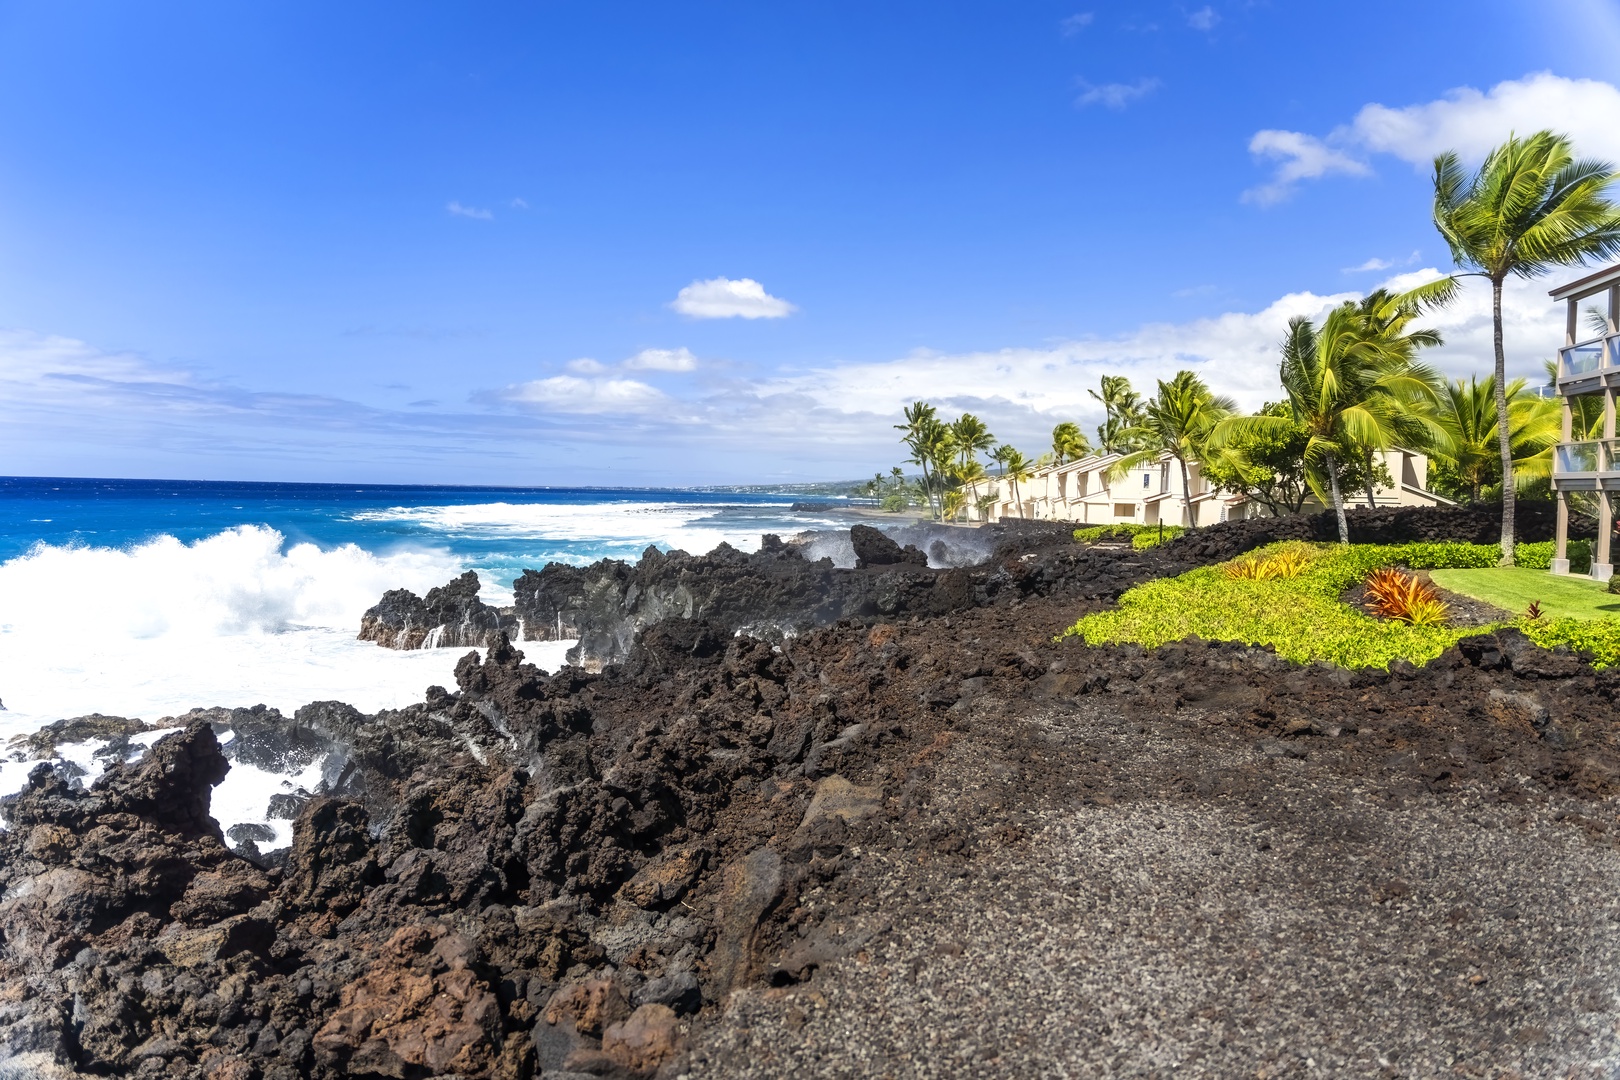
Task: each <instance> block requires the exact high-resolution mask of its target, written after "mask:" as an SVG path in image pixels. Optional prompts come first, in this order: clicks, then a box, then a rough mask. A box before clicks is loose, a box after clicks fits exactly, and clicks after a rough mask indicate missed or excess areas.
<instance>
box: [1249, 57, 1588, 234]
mask: <svg viewBox="0 0 1620 1080" xmlns="http://www.w3.org/2000/svg"><path fill="white" fill-rule="evenodd" d="M1617 116H1620V88H1617V87H1615V86H1614V85H1612V84H1610V83H1606V82H1600V81H1598V80H1596V79H1566V78H1563V77H1562V76H1559V75H1554V74H1552V73H1551V72H1545V71H1544V72H1540V73H1538V74H1534V75H1527V76H1525V77H1524V78H1523V79H1509V80H1507V81H1505V82H1500V83H1497V84H1496V85H1495V86H1493V87H1491V89H1490V90H1488V91H1484V92H1481V91H1479V90H1476V89H1474V88H1473V87H1469V86H1464V87H1459V88H1457V89H1455V90H1451V91H1448V92H1447V93H1446V94H1445V96H1444V97H1441V98H1439V99H1438V100H1435V101H1429V102H1424V103H1422V104H1418V105H1407V106H1403V107H1400V108H1391V107H1389V106H1387V105H1380V104H1376V103H1375V104H1370V105H1365V106H1363V107H1362V108H1361V110H1360V111H1359V112H1357V113H1356V115H1355V118H1354V119H1353V120H1351V121H1350V123H1348V124H1342V125H1340V126H1339V127H1337V128H1335V129H1334V130H1333V131H1331V132H1329V133H1328V134H1327V135H1326V136H1325V137H1323V138H1318V137H1316V136H1314V135H1307V134H1304V133H1302V132H1297V131H1261V132H1259V133H1257V134H1256V135H1255V136H1254V139H1253V140H1252V141H1251V142H1250V144H1249V149H1250V150H1252V151H1254V152H1255V153H1256V154H1263V155H1265V156H1270V157H1277V158H1282V159H1283V163H1282V164H1281V165H1280V166H1279V167H1278V169H1277V172H1276V174H1275V175H1274V176H1273V177H1272V179H1271V180H1270V181H1269V182H1268V183H1266V184H1263V185H1261V186H1260V187H1257V188H1254V189H1251V190H1250V191H1248V192H1245V193H1244V199H1245V201H1250V202H1257V203H1260V204H1262V205H1266V204H1269V203H1274V202H1277V201H1278V200H1280V199H1283V198H1286V197H1287V196H1288V195H1289V194H1290V193H1291V192H1292V191H1293V188H1294V185H1295V184H1296V183H1297V182H1298V181H1300V180H1309V179H1315V178H1317V177H1320V176H1326V175H1329V174H1331V173H1335V172H1340V173H1346V174H1349V175H1353V176H1365V175H1367V174H1369V173H1370V172H1371V171H1372V170H1371V169H1370V168H1369V167H1368V165H1367V164H1366V162H1365V161H1363V160H1362V157H1363V156H1366V155H1371V154H1389V155H1391V156H1393V157H1396V158H1399V159H1400V160H1402V161H1405V162H1408V163H1410V164H1411V165H1413V166H1414V167H1415V168H1417V169H1419V170H1420V171H1427V170H1428V169H1429V168H1431V167H1432V165H1433V163H1434V157H1435V155H1436V154H1439V153H1441V152H1442V151H1445V150H1455V151H1457V153H1458V154H1459V155H1460V156H1461V157H1462V158H1463V160H1464V161H1471V162H1478V161H1480V160H1482V159H1483V158H1484V157H1485V155H1486V154H1487V153H1489V152H1490V150H1491V148H1492V147H1494V146H1497V145H1498V144H1500V143H1501V142H1503V141H1504V140H1505V139H1506V138H1507V137H1508V136H1509V135H1513V134H1517V135H1528V134H1530V133H1532V132H1535V131H1540V130H1542V129H1544V128H1549V129H1551V130H1553V131H1557V132H1560V133H1562V134H1565V135H1568V136H1569V137H1570V139H1571V140H1572V141H1573V143H1574V146H1575V152H1576V154H1577V155H1579V156H1582V157H1598V158H1604V159H1606V160H1608V161H1611V162H1620V124H1616V123H1615V122H1614V118H1615V117H1617Z"/></svg>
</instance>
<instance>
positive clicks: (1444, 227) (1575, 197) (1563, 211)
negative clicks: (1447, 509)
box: [1434, 131, 1620, 566]
mask: <svg viewBox="0 0 1620 1080" xmlns="http://www.w3.org/2000/svg"><path fill="white" fill-rule="evenodd" d="M1614 179H1615V173H1614V168H1613V167H1612V166H1611V165H1609V164H1608V163H1607V162H1602V161H1590V160H1588V161H1577V160H1575V158H1574V156H1573V154H1572V153H1571V151H1570V143H1569V139H1568V138H1567V137H1565V136H1563V135H1557V134H1554V133H1553V132H1551V131H1538V132H1536V133H1535V134H1534V135H1530V136H1528V137H1526V138H1523V139H1520V138H1517V137H1514V136H1509V138H1508V141H1507V142H1505V143H1503V144H1502V145H1501V146H1498V147H1497V148H1496V149H1494V150H1492V151H1491V152H1490V154H1489V155H1487V156H1486V158H1485V162H1484V164H1482V165H1481V166H1480V168H1479V171H1478V172H1477V173H1474V174H1473V175H1472V176H1470V175H1468V173H1467V172H1465V171H1464V169H1463V166H1462V162H1461V160H1460V159H1459V158H1458V157H1457V155H1456V153H1454V152H1452V151H1447V152H1446V153H1444V154H1441V155H1440V156H1438V157H1436V158H1435V159H1434V224H1435V228H1437V229H1439V230H1440V235H1441V236H1442V237H1443V238H1444V239H1445V241H1446V246H1447V247H1449V248H1450V249H1451V257H1452V259H1453V260H1454V261H1455V262H1456V264H1457V265H1458V266H1460V267H1464V268H1466V270H1465V272H1464V273H1462V274H1458V275H1455V276H1457V277H1483V278H1485V279H1486V280H1488V281H1489V282H1490V283H1491V321H1492V330H1493V332H1494V344H1495V349H1496V369H1495V374H1496V383H1495V391H1496V416H1497V420H1498V423H1497V428H1496V436H1497V451H1498V455H1499V457H1500V459H1501V464H1502V475H1503V476H1510V475H1512V471H1513V446H1512V442H1511V428H1512V425H1511V422H1510V421H1509V419H1508V401H1507V385H1508V382H1507V360H1506V355H1505V354H1504V352H1503V350H1502V285H1503V283H1504V282H1505V281H1506V280H1507V279H1508V277H1509V276H1510V275H1511V276H1513V277H1521V278H1532V277H1537V276H1539V275H1541V274H1544V273H1547V272H1548V271H1549V270H1551V269H1553V268H1554V267H1557V266H1575V265H1578V264H1580V263H1583V262H1585V261H1586V260H1588V259H1593V258H1603V259H1607V258H1613V257H1614V256H1615V255H1616V254H1620V208H1617V207H1616V206H1615V205H1614V204H1613V203H1611V202H1609V201H1608V199H1606V198H1604V193H1605V191H1606V190H1607V189H1608V187H1609V185H1610V184H1611V183H1613V181H1614ZM1513 503H1514V499H1513V485H1512V484H1503V485H1502V564H1503V565H1504V566H1506V565H1509V564H1511V563H1512V561H1513Z"/></svg>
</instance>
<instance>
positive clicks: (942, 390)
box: [759, 268, 1579, 446]
mask: <svg viewBox="0 0 1620 1080" xmlns="http://www.w3.org/2000/svg"><path fill="white" fill-rule="evenodd" d="M1438 276H1440V273H1439V271H1437V270H1435V269H1432V268H1429V269H1423V270H1417V271H1413V272H1411V273H1406V274H1400V275H1396V276H1394V277H1391V278H1389V279H1387V280H1386V281H1384V282H1382V283H1381V284H1383V285H1385V286H1386V287H1388V288H1391V289H1405V288H1411V287H1413V286H1415V285H1418V284H1421V283H1422V282H1424V281H1430V280H1433V279H1434V278H1436V277H1438ZM1571 276H1572V277H1573V276H1579V271H1573V272H1572V273H1571ZM1360 295H1361V293H1359V292H1342V293H1331V294H1318V293H1312V292H1301V293H1291V294H1289V295H1287V296H1284V297H1281V298H1279V299H1278V300H1276V301H1275V302H1273V303H1271V304H1269V305H1267V306H1266V307H1264V308H1262V309H1260V310H1259V311H1253V312H1241V311H1238V312H1227V313H1225V314H1222V315H1219V316H1215V317H1212V318H1205V319H1196V320H1191V321H1188V322H1181V323H1153V324H1148V325H1144V326H1142V327H1139V328H1138V329H1136V330H1135V331H1133V332H1131V333H1129V334H1124V335H1121V336H1119V337H1115V338H1109V339H1096V340H1083V341H1073V342H1066V343H1063V344H1059V345H1054V346H1050V347H1045V348H1007V349H1000V350H996V351H990V352H975V353H960V354H945V353H936V352H926V351H921V352H917V353H914V354H913V355H911V356H908V357H905V358H903V359H899V360H891V361H885V362H878V363H869V364H850V365H843V366H838V367H829V368H820V369H816V370H813V371H809V372H805V373H803V374H801V375H795V376H792V377H788V378H781V379H775V380H770V381H768V382H766V383H764V384H761V386H760V389H759V392H760V393H761V394H767V393H775V394H780V395H783V397H784V400H790V399H792V400H802V401H807V402H813V403H814V405H815V407H816V408H817V409H818V410H820V415H821V416H822V417H823V419H824V418H825V417H826V416H828V415H831V414H840V413H841V414H844V415H846V416H850V417H851V418H853V417H855V416H871V417H872V418H873V419H872V421H871V422H872V423H878V421H879V420H880V419H892V418H893V417H895V416H897V415H898V413H899V411H900V409H901V408H902V407H903V406H904V405H905V404H907V403H909V402H912V401H915V400H918V399H926V400H928V401H932V402H934V403H936V404H938V405H940V406H941V408H942V410H944V411H947V412H950V411H955V410H958V409H971V410H972V411H973V412H975V413H978V414H979V415H981V416H983V417H984V418H985V419H986V421H987V422H989V424H990V427H991V429H992V430H993V431H995V432H996V434H997V435H998V436H1000V437H1002V438H1005V439H1008V440H1010V441H1013V442H1015V443H1017V444H1018V445H1020V446H1023V445H1025V444H1026V443H1029V444H1030V445H1039V441H1040V440H1041V439H1042V438H1044V437H1045V434H1044V433H1047V432H1050V430H1051V427H1052V425H1053V424H1054V423H1056V422H1057V421H1059V420H1077V421H1079V422H1080V423H1081V424H1082V425H1084V426H1086V427H1088V428H1089V427H1090V426H1093V425H1095V424H1096V423H1098V422H1099V420H1100V419H1101V417H1100V415H1099V410H1098V408H1097V405H1096V402H1095V401H1094V400H1093V399H1092V398H1091V397H1090V396H1089V395H1088V394H1087V393H1086V391H1087V389H1088V388H1090V387H1095V386H1096V385H1097V384H1098V382H1099V381H1100V380H1101V378H1102V376H1103V375H1126V376H1128V377H1129V378H1130V379H1131V380H1132V382H1133V383H1135V385H1136V387H1137V389H1139V390H1141V391H1144V392H1146V393H1152V391H1153V388H1154V382H1155V380H1158V379H1168V378H1169V377H1171V376H1172V375H1173V374H1174V373H1175V372H1176V371H1178V370H1181V369H1183V368H1189V369H1192V370H1194V371H1197V372H1199V373H1200V374H1201V375H1202V376H1203V378H1204V379H1205V380H1206V381H1207V382H1208V383H1209V384H1210V385H1211V386H1212V387H1213V388H1214V389H1215V390H1217V391H1218V392H1220V393H1225V394H1230V395H1232V396H1233V397H1235V398H1237V400H1238V402H1239V404H1240V405H1242V406H1243V407H1245V408H1256V407H1258V406H1259V405H1260V404H1262V403H1263V402H1265V401H1274V400H1276V399H1277V398H1278V397H1279V396H1280V393H1281V389H1280V386H1279V384H1278V381H1277V363H1278V359H1279V353H1278V349H1279V345H1280V343H1281V341H1282V338H1283V335H1284V332H1285V331H1286V328H1287V325H1288V320H1289V319H1290V318H1292V317H1293V316H1296V315H1304V316H1306V317H1308V318H1312V319H1320V318H1321V317H1322V316H1323V315H1325V314H1326V313H1327V311H1328V310H1329V309H1331V308H1332V307H1333V306H1334V305H1336V304H1339V303H1342V302H1343V301H1345V300H1349V299H1355V298H1357V297H1359V296H1360ZM1503 315H1504V332H1505V334H1506V340H1507V348H1508V369H1509V372H1510V374H1511V375H1515V376H1518V375H1522V376H1525V377H1528V378H1530V379H1531V381H1532V382H1539V381H1540V379H1541V366H1540V365H1541V361H1542V360H1543V359H1544V358H1546V357H1550V356H1551V355H1552V353H1553V350H1554V349H1555V348H1556V347H1557V346H1558V345H1559V344H1560V343H1561V342H1562V341H1563V323H1562V316H1561V314H1560V313H1559V311H1557V310H1556V309H1555V308H1554V305H1553V304H1552V303H1551V302H1550V301H1548V299H1547V283H1545V282H1518V281H1514V282H1510V283H1509V284H1508V286H1507V290H1506V294H1505V296H1504V299H1503ZM1424 322H1425V324H1426V325H1430V326H1433V327H1434V328H1436V329H1438V330H1439V331H1440V332H1441V333H1442V335H1443V336H1444V337H1445V340H1446V344H1445V345H1444V346H1443V347H1441V348H1437V349H1433V350H1430V351H1429V352H1428V353H1427V354H1426V355H1425V359H1426V360H1428V361H1429V362H1430V363H1432V364H1434V365H1435V366H1436V367H1437V368H1439V369H1440V370H1441V371H1442V372H1443V373H1445V374H1447V375H1450V376H1466V375H1469V374H1479V373H1483V372H1489V371H1490V370H1491V365H1492V362H1493V361H1492V345H1491V313H1490V290H1489V289H1488V288H1485V287H1482V286H1481V285H1480V284H1479V283H1477V282H1473V281H1469V282H1466V283H1465V284H1464V287H1463V290H1462V292H1461V294H1460V295H1459V297H1458V298H1457V300H1456V301H1455V302H1453V304H1452V305H1451V306H1450V307H1449V308H1446V309H1443V310H1440V311H1437V312H1433V313H1430V314H1429V315H1428V316H1426V318H1425V320H1424ZM804 407H805V406H800V408H804ZM790 426H794V425H783V428H784V430H785V429H786V428H788V427H790ZM879 426H881V424H879ZM855 437H856V438H861V439H865V438H868V437H870V438H871V439H873V440H874V445H881V443H882V438H881V434H880V433H879V432H877V431H875V430H874V431H873V432H872V433H871V434H870V436H868V435H866V434H865V428H862V429H861V433H859V434H857V435H856V436H855Z"/></svg>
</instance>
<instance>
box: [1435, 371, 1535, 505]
mask: <svg viewBox="0 0 1620 1080" xmlns="http://www.w3.org/2000/svg"><path fill="white" fill-rule="evenodd" d="M1495 380H1496V376H1494V375H1488V376H1486V377H1485V381H1484V382H1480V381H1479V379H1478V378H1477V377H1471V378H1469V379H1468V381H1467V382H1464V381H1463V380H1462V379H1457V380H1455V381H1454V382H1451V383H1448V384H1447V385H1446V388H1445V390H1444V391H1443V392H1442V393H1441V395H1440V406H1439V409H1438V410H1437V411H1436V413H1435V423H1436V425H1437V427H1438V428H1439V430H1440V432H1441V434H1442V435H1443V436H1444V438H1443V439H1442V440H1440V441H1438V442H1436V443H1435V444H1434V445H1433V446H1432V448H1431V451H1430V452H1431V453H1432V454H1433V455H1434V456H1435V457H1437V458H1438V459H1440V460H1441V461H1444V462H1445V463H1446V464H1448V465H1450V466H1451V468H1452V470H1453V471H1455V472H1456V474H1457V476H1458V478H1459V479H1461V480H1462V481H1463V482H1464V483H1466V484H1467V485H1468V487H1469V492H1470V495H1469V498H1470V501H1472V502H1476V503H1477V502H1479V499H1480V492H1481V491H1482V489H1483V488H1484V487H1485V484H1486V483H1487V482H1488V481H1490V480H1493V479H1494V478H1495V477H1496V476H1497V475H1499V474H1498V473H1497V471H1496V470H1497V467H1498V465H1499V464H1500V462H1499V460H1498V456H1497V445H1498V440H1497V434H1496V424H1497V419H1496V385H1495ZM1505 396H1506V397H1507V403H1508V417H1509V429H1510V430H1509V437H1508V441H1509V442H1510V443H1511V444H1512V445H1513V478H1514V484H1515V486H1519V485H1522V484H1524V483H1525V482H1526V481H1529V480H1536V479H1540V478H1541V477H1542V476H1544V475H1546V474H1547V473H1549V472H1550V471H1551V469H1552V448H1553V446H1555V445H1556V444H1557V442H1558V436H1559V428H1560V424H1561V421H1560V419H1559V415H1558V406H1557V404H1556V403H1555V402H1553V401H1552V400H1551V399H1549V398H1542V397H1537V396H1536V395H1534V394H1532V393H1530V392H1529V390H1528V389H1526V387H1525V381H1524V380H1523V379H1514V380H1513V381H1512V382H1510V383H1508V387H1507V394H1506V395H1505Z"/></svg>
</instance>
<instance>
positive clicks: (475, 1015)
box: [314, 925, 532, 1077]
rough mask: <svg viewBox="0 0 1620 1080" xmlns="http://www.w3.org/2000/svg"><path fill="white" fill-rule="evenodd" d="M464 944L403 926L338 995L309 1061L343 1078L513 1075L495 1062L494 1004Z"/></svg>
mask: <svg viewBox="0 0 1620 1080" xmlns="http://www.w3.org/2000/svg"><path fill="white" fill-rule="evenodd" d="M471 952H472V943H471V942H469V941H468V940H467V939H466V938H464V937H462V936H461V935H459V934H455V933H452V932H449V931H447V930H446V929H445V928H444V927H442V926H435V925H425V926H424V925H413V926H403V927H400V929H399V930H397V931H395V932H394V935H393V936H392V937H391V938H389V940H388V943H387V944H386V945H384V946H383V949H382V952H381V955H379V956H378V957H377V959H376V960H375V961H373V963H372V964H371V966H370V967H369V968H368V969H367V971H366V973H365V974H364V975H363V976H361V977H360V979H359V980H358V981H356V982H353V983H350V984H349V985H347V986H345V987H344V988H343V993H342V996H341V998H340V1004H339V1006H338V1009H337V1011H336V1012H334V1013H333V1014H332V1016H331V1018H330V1019H329V1020H327V1021H326V1023H325V1024H324V1025H323V1026H322V1027H321V1029H320V1030H319V1031H318V1032H316V1033H315V1039H314V1047H315V1056H316V1060H317V1061H319V1062H320V1063H321V1064H322V1065H324V1066H326V1067H328V1068H331V1069H334V1070H336V1071H338V1072H340V1073H345V1074H348V1075H374V1076H390V1077H415V1076H444V1075H455V1076H467V1077H473V1076H495V1075H507V1076H518V1075H522V1073H523V1071H524V1063H523V1059H524V1058H525V1057H528V1056H532V1055H529V1054H526V1053H525V1052H524V1051H523V1050H522V1048H521V1047H514V1048H513V1050H514V1053H513V1054H512V1055H511V1056H510V1059H509V1060H506V1061H502V1060H500V1059H501V1057H502V1051H503V1049H504V1042H505V1040H504V1038H503V1032H502V1028H503V1025H502V1023H501V1009H500V1003H499V1002H498V1001H497V1000H496V997H495V994H494V993H493V992H492V991H491V989H490V987H489V985H488V984H487V983H485V982H484V981H483V980H482V979H480V978H479V977H478V975H477V974H476V973H475V972H474V970H473V969H472V968H471V967H470V966H469V964H468V957H469V954H470V953H471Z"/></svg>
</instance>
